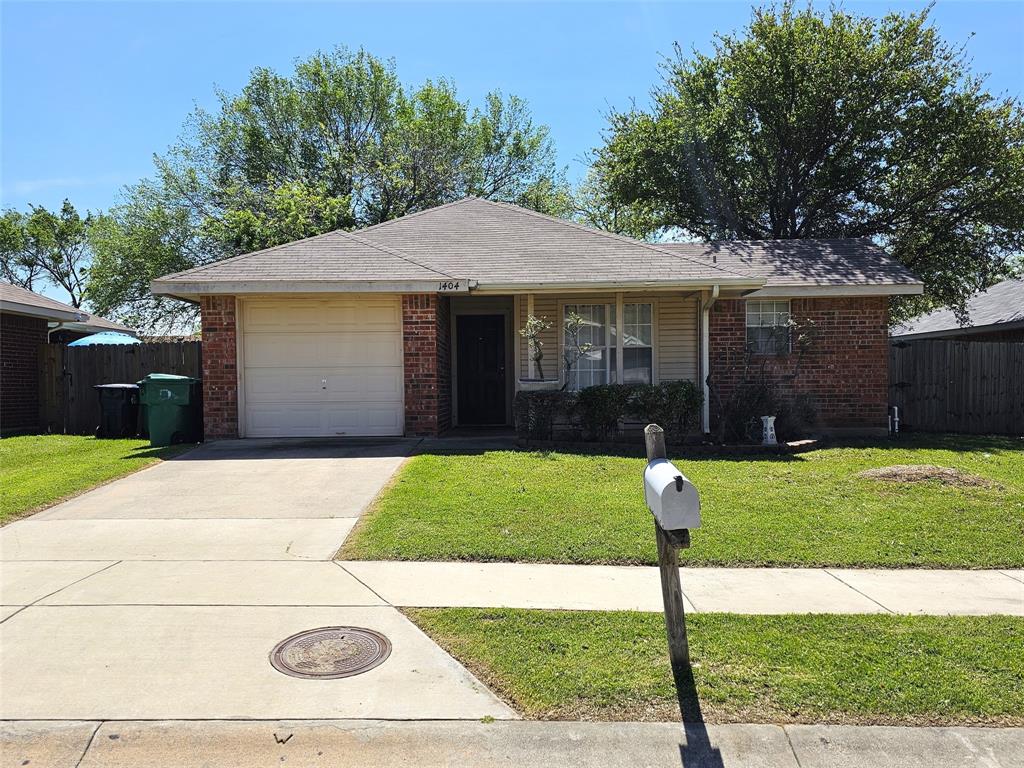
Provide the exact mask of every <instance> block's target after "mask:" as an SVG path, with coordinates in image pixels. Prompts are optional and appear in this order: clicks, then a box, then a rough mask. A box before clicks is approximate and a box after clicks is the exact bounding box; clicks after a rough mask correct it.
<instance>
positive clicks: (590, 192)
mask: <svg viewBox="0 0 1024 768" xmlns="http://www.w3.org/2000/svg"><path fill="white" fill-rule="evenodd" d="M603 170H604V169H603V167H602V166H600V165H597V164H595V165H592V166H591V167H590V169H589V170H588V171H587V175H586V177H585V178H584V179H583V181H582V182H581V183H580V184H579V186H578V187H577V188H576V189H575V190H574V192H573V196H572V218H574V219H576V220H577V221H579V222H580V223H582V224H587V225H588V226H591V227H594V228H596V229H603V230H605V231H606V232H614V233H615V234H617V235H626V236H627V237H633V238H636V239H638V240H644V239H647V238H650V237H651V235H652V234H654V233H655V232H656V231H657V230H658V229H660V220H659V219H658V217H657V216H656V215H655V214H654V212H653V211H652V209H651V207H650V205H649V204H647V203H644V202H639V201H638V202H625V201H624V200H623V199H622V198H621V197H620V196H617V195H614V194H612V192H611V191H610V190H609V188H608V181H607V179H606V178H605V176H604V174H603V173H602V171H603Z"/></svg>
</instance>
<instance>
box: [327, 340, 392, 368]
mask: <svg viewBox="0 0 1024 768" xmlns="http://www.w3.org/2000/svg"><path fill="white" fill-rule="evenodd" d="M321 335H322V336H323V339H322V342H321V345H320V346H321V349H322V352H321V354H322V358H321V360H322V362H327V363H329V362H330V361H333V360H344V361H346V363H349V364H355V365H366V366H377V365H392V366H399V367H401V365H402V339H401V337H400V336H398V335H397V334H395V333H394V332H392V333H388V332H385V331H375V332H372V333H346V334H330V333H325V334H321Z"/></svg>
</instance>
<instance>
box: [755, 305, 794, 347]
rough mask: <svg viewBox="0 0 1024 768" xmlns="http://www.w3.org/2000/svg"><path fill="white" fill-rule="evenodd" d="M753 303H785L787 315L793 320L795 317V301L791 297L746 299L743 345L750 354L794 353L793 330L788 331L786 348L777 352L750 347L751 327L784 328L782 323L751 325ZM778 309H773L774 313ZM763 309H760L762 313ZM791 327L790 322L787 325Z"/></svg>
mask: <svg viewBox="0 0 1024 768" xmlns="http://www.w3.org/2000/svg"><path fill="white" fill-rule="evenodd" d="M751 304H759V305H763V304H785V305H786V317H788V318H789V320H790V321H791V320H792V319H793V303H792V301H791V300H790V299H784V298H778V299H772V298H763V299H744V302H743V345H744V347H745V348H746V349H747V350H748V351H749V352H750V354H752V355H755V356H758V357H785V356H786V355H789V354H792V352H793V334H792V332H787V333H786V348H785V349H784V350H781V351H777V352H763V351H760V350H756V349H751V348H750V338H749V331H750V329H751V328H782V327H783V326H781V325H750V305H751ZM777 311H778V310H773V313H777ZM760 312H761V310H758V314H759V315H760ZM785 327H786V328H787V329H789V328H790V327H791V326H789V325H788V324H787V325H786V326H785Z"/></svg>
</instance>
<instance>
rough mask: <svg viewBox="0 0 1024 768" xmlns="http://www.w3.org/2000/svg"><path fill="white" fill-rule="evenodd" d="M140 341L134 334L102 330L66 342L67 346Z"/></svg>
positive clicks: (139, 342)
mask: <svg viewBox="0 0 1024 768" xmlns="http://www.w3.org/2000/svg"><path fill="white" fill-rule="evenodd" d="M141 343H142V342H141V341H139V340H138V339H136V338H135V337H134V336H129V335H128V334H127V333H118V332H117V331H103V332H102V333H94V334H93V335H92V336H85V337H84V338H81V339H78V340H77V341H72V342H71V343H70V344H68V346H69V347H91V346H94V345H96V344H141Z"/></svg>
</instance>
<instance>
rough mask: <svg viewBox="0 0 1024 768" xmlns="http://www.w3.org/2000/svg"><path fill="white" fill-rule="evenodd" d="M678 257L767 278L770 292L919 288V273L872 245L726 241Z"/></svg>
mask: <svg viewBox="0 0 1024 768" xmlns="http://www.w3.org/2000/svg"><path fill="white" fill-rule="evenodd" d="M664 247H665V248H667V249H668V250H670V251H673V252H674V253H678V254H680V255H687V256H690V257H691V258H695V259H701V260H705V261H712V262H713V263H716V264H718V265H719V266H723V267H727V268H729V269H732V270H735V271H737V272H744V273H746V274H749V275H755V276H757V277H762V278H764V279H765V287H769V288H770V287H773V286H794V285H800V286H804V285H891V284H915V283H918V282H919V281H918V279H917V278H916V277H915V276H914V274H913V273H912V272H911V271H910V270H909V269H907V268H906V267H904V266H903V265H902V264H900V263H899V262H898V261H896V260H895V259H893V258H892V257H891V256H889V254H887V253H886V252H885V251H884V250H882V249H881V248H879V247H878V246H876V245H875V244H874V243H872V242H871V241H870V240H867V239H860V238H850V239H846V240H812V239H807V240H721V241H715V242H711V243H671V244H666V245H665V246H664Z"/></svg>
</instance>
